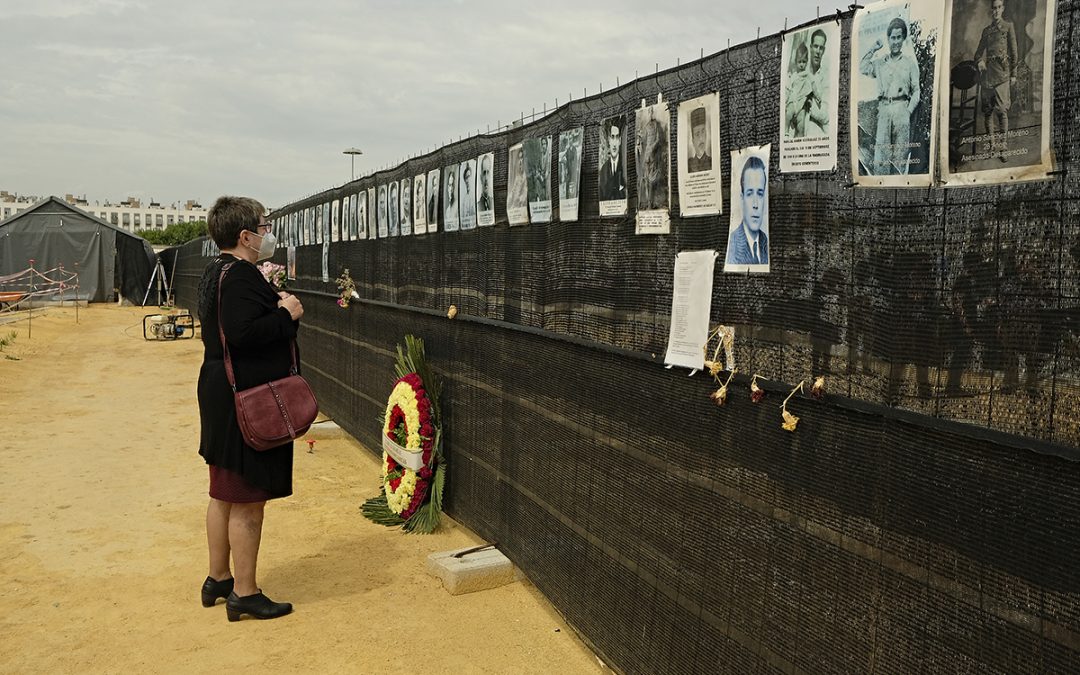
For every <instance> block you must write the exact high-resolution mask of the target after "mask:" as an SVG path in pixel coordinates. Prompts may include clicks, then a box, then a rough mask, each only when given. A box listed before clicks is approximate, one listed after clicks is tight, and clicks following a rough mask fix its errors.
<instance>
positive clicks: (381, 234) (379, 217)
mask: <svg viewBox="0 0 1080 675" xmlns="http://www.w3.org/2000/svg"><path fill="white" fill-rule="evenodd" d="M378 194H379V197H378V201H377V203H376V207H375V217H376V221H377V226H378V227H377V228H376V229H377V231H378V232H377V235H376V239H384V238H387V237H390V224H389V221H388V220H387V204H388V198H387V186H386V184H382V185H380V186H379V187H378Z"/></svg>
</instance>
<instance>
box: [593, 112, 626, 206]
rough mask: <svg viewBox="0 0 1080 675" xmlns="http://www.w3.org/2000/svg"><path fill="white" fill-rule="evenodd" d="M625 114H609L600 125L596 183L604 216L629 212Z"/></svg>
mask: <svg viewBox="0 0 1080 675" xmlns="http://www.w3.org/2000/svg"><path fill="white" fill-rule="evenodd" d="M626 132H627V128H626V116H625V115H616V116H615V117H609V118H608V119H606V120H604V121H603V122H602V123H601V124H600V128H599V134H598V136H599V138H598V140H599V146H600V150H599V155H598V157H597V166H598V167H599V169H597V186H598V190H597V191H598V195H599V199H600V215H601V216H622V215H625V214H626V193H627V190H626Z"/></svg>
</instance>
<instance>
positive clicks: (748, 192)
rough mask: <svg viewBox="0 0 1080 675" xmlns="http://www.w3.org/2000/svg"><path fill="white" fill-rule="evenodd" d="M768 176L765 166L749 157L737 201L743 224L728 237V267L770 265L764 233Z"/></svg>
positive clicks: (766, 227)
mask: <svg viewBox="0 0 1080 675" xmlns="http://www.w3.org/2000/svg"><path fill="white" fill-rule="evenodd" d="M768 191H769V177H768V171H767V169H766V167H765V163H764V162H763V161H761V159H760V158H759V157H756V156H753V155H751V156H750V157H749V158H747V160H746V163H744V164H743V167H742V173H741V178H740V190H739V202H740V203H741V204H742V222H741V223H740V225H739V226H738V227H736V228H735V229H733V230H731V234H730V235H729V236H728V245H727V258H726V261H727V264H729V265H767V264H769V236H768V234H767V233H766V231H765V230H766V229H768V223H767V221H766V209H767V206H768V203H769V198H768Z"/></svg>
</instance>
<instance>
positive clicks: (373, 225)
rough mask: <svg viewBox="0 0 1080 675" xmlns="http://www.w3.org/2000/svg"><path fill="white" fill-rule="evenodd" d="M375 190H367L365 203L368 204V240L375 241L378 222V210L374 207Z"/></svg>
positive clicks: (377, 234) (377, 233) (377, 232)
mask: <svg viewBox="0 0 1080 675" xmlns="http://www.w3.org/2000/svg"><path fill="white" fill-rule="evenodd" d="M376 191H377V189H376V188H374V187H369V188H368V189H367V203H368V219H367V233H368V236H367V238H368V239H377V238H378V237H379V222H378V218H377V213H378V210H379V209H378V208H377V207H376V201H375V194H376Z"/></svg>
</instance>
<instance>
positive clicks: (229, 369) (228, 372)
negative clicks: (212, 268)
mask: <svg viewBox="0 0 1080 675" xmlns="http://www.w3.org/2000/svg"><path fill="white" fill-rule="evenodd" d="M234 264H236V263H235V261H234V262H229V263H225V265H223V266H222V268H221V275H220V276H218V287H217V327H218V337H220V338H221V349H222V351H223V352H224V353H225V376H226V377H227V378H228V379H229V386H230V387H232V390H233V393H234V394H235V393H236V374H235V373H234V372H233V365H232V357H230V356H229V342H228V341H227V340H226V339H225V329H224V328H222V326H221V287H222V286H223V285H224V283H225V275H226V274H227V273H228V272H229V269H230V268H231V267H232V266H233V265H234ZM289 351H290V352H292V367H291V368H289V374H290V375H296V373H297V368H296V340H295V339H293V340H289Z"/></svg>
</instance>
